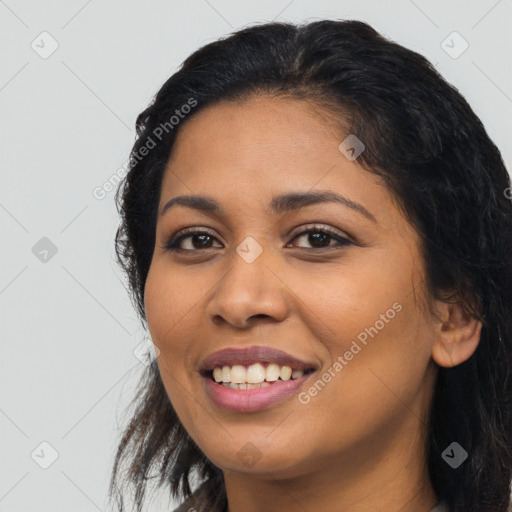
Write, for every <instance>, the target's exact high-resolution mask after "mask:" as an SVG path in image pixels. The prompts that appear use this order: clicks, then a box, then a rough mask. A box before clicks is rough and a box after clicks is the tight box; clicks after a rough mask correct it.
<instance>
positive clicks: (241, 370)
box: [231, 364, 247, 384]
mask: <svg viewBox="0 0 512 512" xmlns="http://www.w3.org/2000/svg"><path fill="white" fill-rule="evenodd" d="M231 382H235V383H236V384H240V383H241V382H247V370H246V369H245V366H242V365H241V364H235V365H233V366H232V367H231Z"/></svg>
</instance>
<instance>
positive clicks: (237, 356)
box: [200, 345, 317, 372]
mask: <svg viewBox="0 0 512 512" xmlns="http://www.w3.org/2000/svg"><path fill="white" fill-rule="evenodd" d="M254 363H275V364H279V365H281V366H283V365H285V366H289V367H290V368H292V369H293V370H308V369H310V368H312V369H314V370H316V369H317V365H316V364H315V363H312V362H308V361H304V360H301V359H298V358H296V357H293V356H292V355H290V354H288V353H286V352H283V351H282V350H277V349H275V348H271V347H265V346H262V345H254V346H252V347H246V348H236V347H229V348H225V349H223V350H219V351H218V352H214V353H213V354H210V355H209V356H207V357H206V358H205V359H204V360H203V361H202V363H201V367H200V371H201V372H209V371H211V370H213V369H214V368H217V367H222V366H225V365H227V366H233V365H235V364H240V365H251V364H254Z"/></svg>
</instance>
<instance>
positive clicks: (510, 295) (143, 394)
mask: <svg viewBox="0 0 512 512" xmlns="http://www.w3.org/2000/svg"><path fill="white" fill-rule="evenodd" d="M255 94H265V95H270V96H273V97H279V96H286V97H289V98H290V97H291V98H296V99H303V100H309V101H312V102H313V103H314V104H316V105H318V107H319V111H320V110H321V109H323V111H325V109H326V108H327V109H329V110H330V112H331V113H332V114H333V115H334V116H337V117H338V118H339V120H340V123H344V124H343V126H345V127H346V128H347V132H348V133H353V134H355V135H356V136H357V137H358V138H359V139H361V140H362V141H364V144H365V145H366V150H365V151H364V152H363V153H362V154H361V155H360V156H359V157H358V160H357V162H358V163H359V165H360V166H361V167H362V168H363V169H364V170H365V171H367V172H371V173H375V174H377V175H379V176H381V177H382V178H383V179H384V180H385V183H386V185H387V187H388V188H389V190H390V192H391V193H392V194H393V197H395V198H396V200H397V204H398V205H399V206H400V208H401V209H402V210H403V212H404V213H405V214H406V216H407V219H408V220H409V222H410V223H411V225H413V226H414V228H415V229H416V230H417V232H418V233H419V235H420V236H421V239H422V244H423V246H422V248H421V250H422V254H423V258H424V264H425V269H426V273H427V283H426V286H425V288H426V290H425V291H426V292H427V293H429V294H430V297H435V298H441V299H442V300H446V301H449V300H450V301H457V302H459V303H461V304H462V305H463V307H464V308H465V309H466V310H467V311H468V312H469V313H470V314H471V315H472V316H474V317H476V318H478V319H479V320H481V321H482V324H483V327H482V332H481V339H480V343H479V345H478V348H477V349H476V351H475V352H474V354H473V355H472V356H471V357H470V358H469V359H468V360H467V361H465V362H464V363H462V364H459V365H457V366H455V367H453V368H444V367H438V374H437V380H436V384H435V388H434V394H433V399H432V403H431V408H430V412H429V419H428V436H427V439H426V441H425V442H426V443H427V444H426V453H427V456H428V469H429V475H430V478H431V481H432V485H433V487H434V490H435V492H436V493H437V495H438V498H439V499H440V500H445V501H446V502H447V504H448V505H449V506H450V507H451V510H452V511H453V512H468V511H469V510H471V511H472V512H508V511H509V507H510V501H511V499H510V492H511V479H512V372H511V367H512V261H511V258H512V201H510V200H509V199H508V198H507V195H508V194H507V190H510V189H509V187H510V186H511V184H510V177H509V175H508V172H507V170H506V168H505V165H504V162H503V159H502V157H501V154H500V152H499V150H498V149H497V147H496V146H495V145H494V143H493V142H492V141H491V140H490V138H489V136H488V135H487V133H486V131H485V129H484V127H483V125H482V122H481V121H480V119H479V118H478V117H477V116H476V114H475V113H474V112H473V110H472V109H471V108H470V106H469V105H468V103H467V102H466V100H465V99H464V98H463V97H462V95H461V94H460V93H459V92H458V90H457V89H456V88H455V87H453V86H452V85H450V84H448V83H447V82H446V81H445V80H444V79H443V78H442V77H441V75H440V74H439V73H438V72H437V71H436V70H435V69H434V67H433V66H432V65H431V64H430V63H429V62H428V61H427V60H426V59H425V58H424V57H422V56H421V55H419V54H418V53H415V52H413V51H411V50H408V49H406V48H404V47H402V46H400V45H399V44H397V43H394V42H392V41H390V40H389V39H387V38H385V37H383V36H382V35H380V34H379V33H378V32H376V31H375V30H374V29H373V28H372V27H371V26H369V25H368V24H366V23H364V22H361V21H353V20H345V21H332V20H323V21H315V22H310V23H304V24H301V25H295V24H291V23H267V24H259V25H254V26H251V27H248V28H244V29H243V30H239V31H237V32H235V33H233V34H231V35H229V36H227V37H225V38H223V39H221V40H218V41H215V42H212V43H210V44H207V45H205V46H203V47H202V48H200V49H199V50H197V51H196V52H195V53H193V54H192V55H191V56H189V57H188V58H187V59H186V60H185V62H184V63H183V64H182V66H181V67H180V68H179V70H178V71H177V72H176V73H174V74H173V75H172V76H171V77H170V78H169V79H168V80H167V82H166V83H165V84H164V85H163V86H162V88H161V89H160V90H159V91H158V93H157V94H156V96H155V97H154V98H153V100H152V102H151V104H150V106H148V107H147V108H146V109H145V110H144V111H143V112H141V113H140V114H139V116H138V117H137V121H136V128H137V137H136V141H135V144H134V146H133V149H132V151H131V154H130V163H129V169H128V173H127V175H126V177H125V179H124V180H123V182H122V183H121V185H120V187H119V189H118V190H117V193H116V206H117V208H118V211H119V213H120V218H121V223H120V225H119V227H118V230H117V233H116V240H115V248H116V255H117V259H118V262H119V264H120V265H121V267H122V269H123V270H124V272H125V274H126V276H127V279H128V286H127V288H128V289H129V292H130V297H131V299H132V302H133V304H134V306H135V307H136V308H137V310H138V314H139V316H140V320H141V322H142V325H143V326H144V327H145V328H147V320H146V316H145V311H144V285H145V282H146V277H147V274H148V270H149V267H150V263H151V259H152V254H153V249H154V245H155V227H156V218H157V207H158V203H159V196H160V188H161V183H162V176H163V173H164V169H165V166H166V163H167V161H168V159H169V156H170V153H171V150H172V147H173V144H174V141H175V138H176V135H177V133H178V132H179V130H180V129H181V127H182V126H183V124H184V123H186V122H187V121H188V119H190V118H191V117H192V116H193V115H195V114H196V113H197V112H199V111H200V110H201V109H202V108H204V107H205V106H207V105H211V104H215V103H217V102H220V101H221V100H227V101H238V100H245V99H248V98H250V97H251V96H252V95H255ZM187 104H188V105H195V106H194V107H193V108H188V109H185V108H184V107H183V106H184V105H187ZM178 111H179V112H181V113H184V112H187V113H186V115H181V116H180V120H179V123H177V124H175V123H174V122H169V120H170V119H171V117H172V116H173V115H174V114H175V113H176V114H178V113H179V112H178ZM162 127H165V129H164V130H162ZM164 132H165V133H164ZM162 134H163V136H162ZM155 143H156V144H155ZM144 147H145V148H146V150H145V151H144ZM147 148H151V149H149V150H148V149H147ZM141 155H144V156H143V157H141ZM448 293H450V296H448ZM131 406H132V407H133V411H131V419H130V421H129V423H128V425H127V427H126V428H125V430H124V432H123V435H122V439H121V441H120V444H119V446H118V448H117V453H116V456H115V463H114V466H113V470H112V477H111V482H110V487H109V498H112V497H113V496H114V494H115V496H116V499H117V507H118V510H120V511H124V510H125V508H124V498H123V496H124V494H125V490H126V489H125V487H126V486H127V485H128V486H129V487H130V488H131V489H132V490H134V491H135V492H134V495H133V496H134V500H135V501H134V502H135V503H136V506H137V510H138V511H139V512H140V511H141V510H142V508H143V504H144V499H145V491H146V485H147V483H148V481H149V480H150V479H154V478H158V484H157V488H160V487H161V486H162V485H164V484H165V485H166V488H167V489H168V491H169V492H170V495H172V496H173V497H174V498H179V499H183V498H188V497H190V496H191V494H192V488H191V486H193V478H194V477H196V478H198V479H199V481H200V482H201V483H202V487H201V489H202V490H203V491H204V492H203V494H202V497H203V498H202V505H201V510H208V511H212V510H219V511H222V510H225V508H226V503H227V497H226V490H225V485H224V477H223V473H222V471H221V470H220V469H219V468H218V467H216V466H215V465H213V463H211V461H209V460H208V458H207V457H206V456H205V455H204V454H203V453H202V451H201V450H200V449H199V448H198V446H197V445H196V444H195V443H194V442H193V440H192V439H191V438H190V437H189V435H188V434H187V432H186V430H185V429H184V427H183V426H182V424H181V422H180V420H179V419H178V417H177V415H176V412H175V411H174V409H173V406H172V404H171V403H170V400H169V398H168V396H167V394H166V392H165V389H164V386H163V383H162V380H161V377H160V374H159V370H158V366H157V364H156V361H153V363H152V364H151V365H149V366H148V367H147V369H146V370H145V373H144V374H143V376H142V378H141V381H140V383H139V388H138V393H137V395H136V397H135V398H134V399H133V401H132V403H131ZM453 441H456V442H457V443H459V444H460V445H461V446H462V447H463V448H464V449H465V450H466V451H467V452H468V454H469V457H468V459H467V460H466V461H465V462H464V463H463V464H462V465H461V466H459V467H458V468H457V469H452V468H451V467H450V466H449V465H448V464H447V463H446V462H445V461H444V460H443V458H442V457H441V454H442V452H443V451H444V450H445V449H446V447H447V446H449V445H450V444H451V443H452V442H453ZM152 469H153V470H156V475H153V476H150V471H151V470H152ZM119 481H121V486H119Z"/></svg>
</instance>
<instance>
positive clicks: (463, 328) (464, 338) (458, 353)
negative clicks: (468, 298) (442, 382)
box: [432, 304, 482, 368]
mask: <svg viewBox="0 0 512 512" xmlns="http://www.w3.org/2000/svg"><path fill="white" fill-rule="evenodd" d="M444 306H445V307H444V308H443V309H444V311H443V317H444V318H443V321H442V323H440V324H439V328H438V331H437V333H436V339H435V343H434V345H433V347H432V358H433V359H434V361H435V362H436V363H437V364H438V365H439V366H443V367H445V368H450V367H453V366H457V365H459V364H461V363H463V362H464V361H466V360H468V359H469V358H470V357H471V356H472V355H473V353H474V352H475V350H476V348H477V347H478V343H479V342H480V334H481V331H482V322H481V321H480V320H478V319H477V318H475V317H474V316H472V315H471V314H470V313H468V312H467V311H466V310H465V309H464V308H463V307H462V305H461V304H444Z"/></svg>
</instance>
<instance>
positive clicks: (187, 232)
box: [162, 226, 355, 253]
mask: <svg viewBox="0 0 512 512" xmlns="http://www.w3.org/2000/svg"><path fill="white" fill-rule="evenodd" d="M309 233H321V234H324V235H329V236H330V237H331V238H333V239H335V240H336V241H337V242H338V244H339V246H338V248H343V247H346V246H348V245H355V244H354V242H352V241H350V240H349V239H348V238H345V237H343V236H341V235H339V234H337V233H335V232H334V231H332V230H330V229H329V228H326V227H320V226H312V227H310V228H308V229H305V230H304V231H300V232H299V233H297V234H296V235H294V237H293V238H292V240H291V241H293V240H295V239H296V238H299V237H301V236H303V235H306V234H309ZM194 235H207V236H210V237H211V238H215V236H214V235H213V234H212V233H210V232H209V231H206V230H197V229H195V228H186V229H184V230H182V231H181V232H179V233H178V234H177V235H174V236H172V237H171V238H170V239H169V240H168V241H167V242H166V243H165V244H164V245H163V247H162V249H164V250H167V251H180V252H182V253H194V252H198V251H201V250H205V251H207V250H209V249H218V247H208V248H206V249H180V248H179V247H178V245H179V244H180V243H181V241H182V240H184V239H186V238H190V237H191V236H194ZM299 249H302V250H303V251H308V252H311V251H313V252H319V251H320V252H322V251H326V250H331V249H332V248H331V246H327V247H321V248H314V247H313V248H307V247H299Z"/></svg>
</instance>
